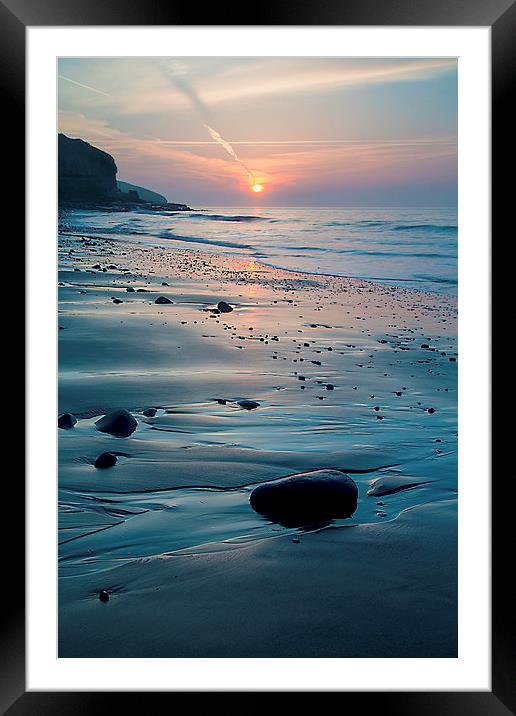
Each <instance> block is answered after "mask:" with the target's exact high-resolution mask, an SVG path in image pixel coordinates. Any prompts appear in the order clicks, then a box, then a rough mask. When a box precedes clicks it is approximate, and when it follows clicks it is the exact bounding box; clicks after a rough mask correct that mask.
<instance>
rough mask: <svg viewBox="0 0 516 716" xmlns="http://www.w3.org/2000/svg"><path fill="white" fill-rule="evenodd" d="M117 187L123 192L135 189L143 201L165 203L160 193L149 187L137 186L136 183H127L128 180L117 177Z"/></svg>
mask: <svg viewBox="0 0 516 716" xmlns="http://www.w3.org/2000/svg"><path fill="white" fill-rule="evenodd" d="M116 183H117V184H118V188H119V189H120V191H122V192H124V193H128V192H130V191H135V192H136V193H137V194H138V196H139V198H140V199H142V200H143V201H150V202H151V203H152V204H166V203H167V200H166V198H165V197H164V196H162V195H161V194H158V193H157V192H155V191H151V190H150V189H145V188H144V187H143V186H137V185H136V184H129V182H126V181H121V180H120V179H117V182H116Z"/></svg>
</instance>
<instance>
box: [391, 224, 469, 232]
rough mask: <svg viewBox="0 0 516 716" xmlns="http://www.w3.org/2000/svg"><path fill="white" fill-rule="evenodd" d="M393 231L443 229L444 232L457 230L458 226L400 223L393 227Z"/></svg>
mask: <svg viewBox="0 0 516 716" xmlns="http://www.w3.org/2000/svg"><path fill="white" fill-rule="evenodd" d="M392 230H393V231H413V230H418V231H442V232H450V231H453V232H455V231H457V227H456V226H451V225H450V226H446V225H440V224H399V225H397V226H393V227H392Z"/></svg>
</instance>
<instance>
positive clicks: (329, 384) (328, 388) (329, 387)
mask: <svg viewBox="0 0 516 716" xmlns="http://www.w3.org/2000/svg"><path fill="white" fill-rule="evenodd" d="M333 388H334V386H333V384H332V383H327V384H326V390H333Z"/></svg>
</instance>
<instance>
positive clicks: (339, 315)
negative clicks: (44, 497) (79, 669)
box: [58, 226, 457, 658]
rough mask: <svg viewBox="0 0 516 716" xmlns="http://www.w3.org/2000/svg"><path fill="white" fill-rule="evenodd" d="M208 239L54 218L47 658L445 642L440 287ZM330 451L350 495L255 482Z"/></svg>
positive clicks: (342, 651) (449, 589)
mask: <svg viewBox="0 0 516 716" xmlns="http://www.w3.org/2000/svg"><path fill="white" fill-rule="evenodd" d="M210 249H211V251H210V252H209V253H208V252H206V251H200V250H197V249H196V248H182V247H180V246H178V245H177V243H176V244H173V242H169V244H168V245H167V242H166V241H165V240H163V241H161V242H159V241H155V242H154V243H153V242H152V241H151V240H142V239H141V238H140V237H139V236H137V235H130V234H127V235H125V236H124V232H123V230H122V229H119V230H118V231H117V234H116V236H109V234H108V233H104V234H102V232H100V233H87V231H86V230H84V231H81V230H78V229H77V228H75V229H74V228H73V227H69V226H62V227H61V233H60V236H59V286H58V293H59V313H58V329H59V330H58V338H59V412H60V414H64V413H70V414H72V415H73V416H75V418H76V419H77V422H76V423H75V424H74V425H73V427H70V428H68V429H59V431H58V437H59V476H58V500H59V656H60V657H264V658H274V657H454V656H456V655H457V515H456V507H457V325H456V323H457V299H456V297H455V296H453V295H449V294H445V293H437V292H435V293H432V292H428V291H418V290H412V289H409V288H404V287H400V286H399V285H387V284H386V283H376V282H374V281H369V280H363V279H355V278H346V277H345V276H331V275H321V274H316V273H309V272H304V273H299V272H296V271H295V270H285V269H281V268H274V267H272V266H267V265H265V264H264V263H262V262H260V261H259V260H256V259H255V258H252V257H248V258H244V257H242V256H241V255H237V254H234V255H233V254H228V253H225V254H224V253H222V247H217V245H216V244H213V245H211V247H210ZM219 249H221V250H220V251H219ZM165 299H167V302H165ZM157 300H159V302H158V303H156V301H157ZM221 301H223V302H225V303H227V304H228V305H229V306H230V307H231V308H232V309H233V310H231V311H228V312H227V313H226V312H221V311H220V309H218V308H217V306H218V305H219V304H220V302H221ZM245 401H255V402H256V403H257V404H258V405H257V406H256V407H253V408H252V409H249V408H246V407H243V406H242V405H241V403H242V402H244V404H245ZM115 409H124V410H127V411H129V413H131V415H133V416H134V418H135V419H136V421H137V427H136V429H135V430H134V431H133V432H132V433H131V434H130V435H128V436H125V437H120V436H116V435H113V434H110V433H106V432H101V431H100V430H99V429H98V426H97V425H96V421H98V420H99V419H100V418H102V416H104V415H106V414H109V413H110V412H111V411H113V410H115ZM105 452H109V453H111V454H112V455H114V456H115V457H116V464H114V465H113V466H112V467H108V468H107V469H99V468H98V467H95V461H96V460H97V458H98V457H99V455H101V454H103V453H105ZM322 469H334V470H338V471H341V472H343V473H344V474H346V475H348V476H349V477H351V478H352V479H353V480H354V482H355V483H356V485H357V487H358V495H359V496H358V505H357V509H356V511H355V512H354V514H353V515H351V516H350V517H347V518H342V519H339V518H337V519H330V520H328V521H325V522H323V523H317V524H311V525H305V526H296V527H290V526H285V525H284V524H280V523H278V522H275V521H273V520H271V519H268V518H267V517H264V516H263V515H261V514H258V513H257V512H255V511H254V510H253V509H252V507H251V506H250V504H249V497H250V494H251V492H252V490H253V489H254V488H255V487H256V486H257V485H259V484H263V483H268V482H273V481H276V480H279V479H281V478H284V477H286V476H290V475H295V474H298V473H306V472H310V471H315V470H322ZM101 592H103V593H104V592H105V593H106V594H107V598H106V599H105V600H102V599H99V594H100V593H101Z"/></svg>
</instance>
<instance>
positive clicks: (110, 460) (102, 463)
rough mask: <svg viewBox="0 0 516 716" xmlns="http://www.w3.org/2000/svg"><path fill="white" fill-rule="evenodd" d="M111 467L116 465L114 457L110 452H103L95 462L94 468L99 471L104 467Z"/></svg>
mask: <svg viewBox="0 0 516 716" xmlns="http://www.w3.org/2000/svg"><path fill="white" fill-rule="evenodd" d="M113 465H116V455H113V453H112V452H103V453H102V454H101V455H99V456H98V458H97V459H96V460H95V467H96V468H98V469H101V470H102V469H105V468H106V467H113Z"/></svg>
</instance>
